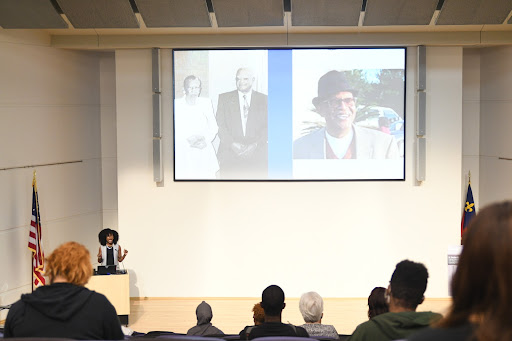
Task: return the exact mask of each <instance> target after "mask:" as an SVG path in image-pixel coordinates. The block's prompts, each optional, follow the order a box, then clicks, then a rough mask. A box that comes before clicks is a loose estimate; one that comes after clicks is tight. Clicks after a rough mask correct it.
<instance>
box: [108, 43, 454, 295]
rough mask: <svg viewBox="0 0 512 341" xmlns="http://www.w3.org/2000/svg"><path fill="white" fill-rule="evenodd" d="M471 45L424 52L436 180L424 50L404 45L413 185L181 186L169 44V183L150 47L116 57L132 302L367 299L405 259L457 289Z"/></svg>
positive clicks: (442, 290) (432, 287)
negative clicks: (421, 62) (423, 108)
mask: <svg viewBox="0 0 512 341" xmlns="http://www.w3.org/2000/svg"><path fill="white" fill-rule="evenodd" d="M462 60H463V53H462V48H459V47H453V48H446V47H442V48H428V49H427V70H428V72H427V115H428V116H427V181H425V182H424V183H422V184H418V183H417V182H416V181H415V179H414V163H415V154H414V146H415V140H414V132H415V115H414V110H415V87H414V85H415V82H416V79H415V70H416V50H415V49H409V50H408V60H407V63H408V64H407V65H408V73H407V77H408V78H407V81H408V82H407V83H408V84H407V113H408V116H407V137H406V138H407V145H406V156H407V162H406V181H404V182H378V181H376V182H307V183H295V182H278V183H269V182H262V183H248V182H222V183H210V182H195V183H194V182H192V183H189V182H178V183H175V182H173V181H172V178H173V175H172V160H171V155H172V112H171V111H172V106H171V99H170V94H171V84H172V83H171V79H170V78H171V75H172V72H171V52H170V51H169V50H162V74H163V85H162V90H163V102H162V104H163V105H162V106H163V134H164V138H163V145H164V150H163V151H164V172H165V180H164V182H163V184H160V185H157V184H155V183H154V182H153V175H152V174H153V173H152V172H153V170H152V145H151V143H152V115H151V112H152V111H151V51H150V50H118V51H116V80H117V81H116V84H117V92H116V98H117V148H118V154H117V157H118V200H119V231H120V234H121V237H122V245H123V246H125V247H126V248H129V249H130V254H129V256H128V258H127V259H126V261H125V263H126V266H127V267H128V268H129V269H130V271H131V296H140V297H145V296H150V297H165V296H171V297H180V296H182V297H188V296H221V297H247V296H249V297H255V296H259V295H260V293H261V291H262V289H264V288H265V287H266V286H267V285H268V284H271V283H276V284H279V285H281V286H282V287H283V289H284V290H285V292H286V294H287V296H290V297H293V296H295V297H296V296H300V294H301V293H303V292H305V291H309V290H316V291H318V292H319V293H321V295H323V296H325V297H366V296H367V295H368V293H369V292H370V290H371V289H372V288H373V287H374V286H377V285H380V286H387V283H388V281H389V278H390V275H391V272H392V271H393V269H394V266H395V264H396V263H397V262H398V261H400V260H402V259H404V258H409V259H412V260H415V261H420V262H424V263H425V264H426V265H427V267H428V268H429V270H430V282H429V287H428V289H427V296H429V297H446V296H447V295H448V285H447V278H446V277H447V266H446V263H447V261H446V251H447V248H448V246H449V245H456V244H458V243H459V241H460V215H461V207H462V206H461V186H462V179H461V166H462V131H461V126H462V72H463V65H462Z"/></svg>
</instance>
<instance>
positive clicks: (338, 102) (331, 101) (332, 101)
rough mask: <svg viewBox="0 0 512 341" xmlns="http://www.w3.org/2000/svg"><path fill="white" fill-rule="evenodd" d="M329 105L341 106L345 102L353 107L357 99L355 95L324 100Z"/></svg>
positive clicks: (332, 106)
mask: <svg viewBox="0 0 512 341" xmlns="http://www.w3.org/2000/svg"><path fill="white" fill-rule="evenodd" d="M324 103H326V104H327V105H328V106H329V107H331V108H339V107H341V106H342V105H343V104H345V105H346V106H348V107H352V106H354V105H355V104H356V99H355V98H354V97H347V98H337V97H334V98H330V99H327V100H325V101H324Z"/></svg>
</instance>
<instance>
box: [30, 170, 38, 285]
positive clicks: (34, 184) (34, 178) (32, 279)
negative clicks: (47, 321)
mask: <svg viewBox="0 0 512 341" xmlns="http://www.w3.org/2000/svg"><path fill="white" fill-rule="evenodd" d="M32 188H33V189H34V190H35V191H36V193H37V181H36V170H35V169H34V177H33V178H32ZM36 198H37V196H36ZM30 279H31V280H30V289H32V292H34V253H33V252H32V258H31V260H30Z"/></svg>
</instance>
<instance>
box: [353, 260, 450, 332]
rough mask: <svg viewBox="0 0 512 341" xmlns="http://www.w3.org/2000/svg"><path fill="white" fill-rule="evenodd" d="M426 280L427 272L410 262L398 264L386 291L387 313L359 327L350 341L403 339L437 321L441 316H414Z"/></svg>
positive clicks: (420, 300)
mask: <svg viewBox="0 0 512 341" xmlns="http://www.w3.org/2000/svg"><path fill="white" fill-rule="evenodd" d="M427 279H428V271H427V268H426V267H425V266H424V265H423V264H421V263H415V262H411V261H409V260H404V261H401V262H400V263H398V264H397V265H396V268H395V271H394V272H393V275H392V276H391V281H390V282H389V286H388V289H387V290H386V300H387V301H388V304H389V312H388V313H385V314H380V315H378V316H375V317H374V318H372V319H371V320H369V321H367V322H364V323H361V324H360V325H359V326H358V327H357V328H356V330H355V331H354V333H353V334H352V336H351V337H350V339H349V340H351V341H360V340H379V341H385V340H398V339H403V338H406V337H408V336H410V335H411V334H413V333H415V332H417V331H419V330H421V329H423V328H426V327H428V325H429V324H430V323H431V322H434V321H437V320H439V319H440V318H441V315H440V314H437V313H433V312H416V308H417V307H418V305H419V304H421V303H423V300H424V299H425V297H424V296H423V294H424V293H425V290H426V289H427Z"/></svg>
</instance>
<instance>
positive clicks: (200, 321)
mask: <svg viewBox="0 0 512 341" xmlns="http://www.w3.org/2000/svg"><path fill="white" fill-rule="evenodd" d="M196 316H197V325H196V326H195V327H192V328H190V329H189V330H188V331H187V335H202V336H208V335H224V333H223V332H222V330H220V329H219V328H217V327H214V326H213V325H212V324H211V323H210V321H211V320H212V318H213V313H212V307H210V305H209V304H208V303H206V302H205V301H203V302H201V303H200V304H199V305H198V306H197V308H196Z"/></svg>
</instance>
